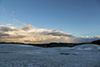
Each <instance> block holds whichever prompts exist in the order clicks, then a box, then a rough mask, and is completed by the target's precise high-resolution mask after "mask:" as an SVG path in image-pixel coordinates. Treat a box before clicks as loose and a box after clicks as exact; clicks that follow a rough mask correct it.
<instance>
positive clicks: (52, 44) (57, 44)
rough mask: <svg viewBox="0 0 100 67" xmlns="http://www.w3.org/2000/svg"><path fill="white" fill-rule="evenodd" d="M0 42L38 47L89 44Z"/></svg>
mask: <svg viewBox="0 0 100 67" xmlns="http://www.w3.org/2000/svg"><path fill="white" fill-rule="evenodd" d="M0 44H23V45H32V46H38V47H45V48H47V47H74V46H77V45H82V44H90V43H54V42H52V43H45V44H26V43H19V42H0Z"/></svg>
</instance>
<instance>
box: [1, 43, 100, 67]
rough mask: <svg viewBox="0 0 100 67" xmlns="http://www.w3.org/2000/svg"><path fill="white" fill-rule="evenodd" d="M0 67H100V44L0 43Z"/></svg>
mask: <svg viewBox="0 0 100 67" xmlns="http://www.w3.org/2000/svg"><path fill="white" fill-rule="evenodd" d="M0 67H100V46H99V45H95V44H83V45H79V46H75V47H53V48H42V47H36V46H29V45H21V44H0Z"/></svg>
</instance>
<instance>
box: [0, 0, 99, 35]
mask: <svg viewBox="0 0 100 67" xmlns="http://www.w3.org/2000/svg"><path fill="white" fill-rule="evenodd" d="M7 24H8V25H9V26H15V27H22V26H24V25H25V24H26V25H32V26H34V27H37V28H42V29H48V30H60V31H62V32H65V33H70V34H71V35H73V36H77V37H80V36H90V37H94V36H100V30H99V29H100V1H99V0H0V25H7Z"/></svg>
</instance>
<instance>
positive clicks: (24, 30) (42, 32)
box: [0, 24, 100, 43]
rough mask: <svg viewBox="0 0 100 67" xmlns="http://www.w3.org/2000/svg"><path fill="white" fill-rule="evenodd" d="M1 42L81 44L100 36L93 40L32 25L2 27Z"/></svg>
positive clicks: (0, 32)
mask: <svg viewBox="0 0 100 67" xmlns="http://www.w3.org/2000/svg"><path fill="white" fill-rule="evenodd" d="M0 37H2V38H0V41H9V42H24V43H50V42H63V43H80V42H91V41H93V40H98V39H100V36H95V37H93V38H89V37H88V36H86V37H76V36H74V35H71V34H69V33H64V32H61V31H59V30H48V29H43V28H37V27H34V26H32V25H28V24H24V27H12V26H4V25H0Z"/></svg>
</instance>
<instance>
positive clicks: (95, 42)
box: [91, 40, 100, 45]
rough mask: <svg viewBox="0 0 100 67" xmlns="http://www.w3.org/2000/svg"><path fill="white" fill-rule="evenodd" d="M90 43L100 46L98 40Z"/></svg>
mask: <svg viewBox="0 0 100 67" xmlns="http://www.w3.org/2000/svg"><path fill="white" fill-rule="evenodd" d="M91 43H92V44H98V45H100V40H96V41H92V42H91Z"/></svg>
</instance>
